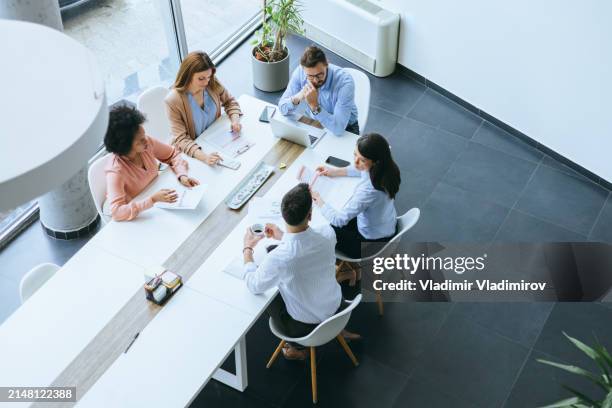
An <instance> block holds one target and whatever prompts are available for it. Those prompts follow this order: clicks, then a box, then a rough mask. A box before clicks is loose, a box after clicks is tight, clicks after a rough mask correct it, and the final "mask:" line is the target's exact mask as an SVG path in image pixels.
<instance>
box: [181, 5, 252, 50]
mask: <svg viewBox="0 0 612 408" xmlns="http://www.w3.org/2000/svg"><path fill="white" fill-rule="evenodd" d="M262 6H263V1H261V0H181V9H182V16H183V24H184V27H185V36H186V39H187V48H188V50H189V51H200V50H201V51H205V52H206V53H208V54H209V55H211V56H212V55H214V54H216V51H218V50H219V48H220V47H222V46H223V45H224V44H225V43H226V41H227V40H228V39H229V38H230V37H232V36H233V35H234V34H235V33H236V32H238V31H240V30H241V29H242V28H243V27H244V26H245V24H246V23H247V22H249V21H250V20H251V19H253V18H254V17H255V16H256V15H257V14H258V13H259V12H260V10H261V7H262Z"/></svg>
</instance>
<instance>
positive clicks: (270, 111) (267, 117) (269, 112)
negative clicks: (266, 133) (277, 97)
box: [259, 106, 276, 123]
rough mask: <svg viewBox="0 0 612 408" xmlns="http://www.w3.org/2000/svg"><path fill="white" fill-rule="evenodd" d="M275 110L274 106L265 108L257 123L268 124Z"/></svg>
mask: <svg viewBox="0 0 612 408" xmlns="http://www.w3.org/2000/svg"><path fill="white" fill-rule="evenodd" d="M274 111H276V108H275V107H274V106H266V107H265V108H264V110H263V111H262V112H261V115H259V121H260V122H264V123H270V118H271V117H272V116H273V115H274Z"/></svg>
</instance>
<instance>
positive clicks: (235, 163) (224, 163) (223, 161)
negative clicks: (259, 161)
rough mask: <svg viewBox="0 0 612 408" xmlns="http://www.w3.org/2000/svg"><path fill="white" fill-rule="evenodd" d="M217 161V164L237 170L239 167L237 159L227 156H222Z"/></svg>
mask: <svg viewBox="0 0 612 408" xmlns="http://www.w3.org/2000/svg"><path fill="white" fill-rule="evenodd" d="M217 163H218V164H219V166H223V167H227V168H228V169H232V170H238V168H239V167H240V162H239V161H238V160H232V159H228V158H227V157H222V158H221V160H219V161H218V162H217Z"/></svg>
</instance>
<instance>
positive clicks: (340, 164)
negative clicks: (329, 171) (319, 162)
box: [325, 156, 351, 167]
mask: <svg viewBox="0 0 612 408" xmlns="http://www.w3.org/2000/svg"><path fill="white" fill-rule="evenodd" d="M325 163H327V164H331V165H332V166H336V167H347V166H348V165H349V164H351V163H349V162H347V161H346V160H342V159H339V158H337V157H334V156H329V157H328V158H327V160H325Z"/></svg>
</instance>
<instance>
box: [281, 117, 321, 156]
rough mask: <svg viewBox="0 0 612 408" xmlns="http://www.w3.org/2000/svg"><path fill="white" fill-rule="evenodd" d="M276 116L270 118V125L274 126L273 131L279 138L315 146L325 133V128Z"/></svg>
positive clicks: (306, 145)
mask: <svg viewBox="0 0 612 408" xmlns="http://www.w3.org/2000/svg"><path fill="white" fill-rule="evenodd" d="M276 116H277V115H275V116H273V117H272V118H271V119H270V126H271V127H272V133H273V134H274V136H276V137H278V138H282V139H285V140H289V141H290V142H293V143H297V144H299V145H302V146H305V147H310V148H313V147H315V145H316V144H317V143H319V141H320V140H321V139H322V138H323V135H325V130H321V129H317V128H315V127H312V126H308V125H305V124H301V123H297V122H294V121H292V120H290V119H286V118H277V117H276Z"/></svg>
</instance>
